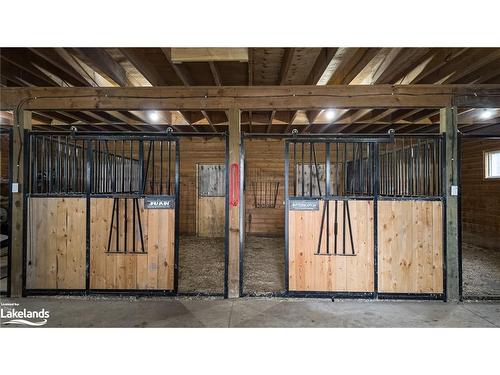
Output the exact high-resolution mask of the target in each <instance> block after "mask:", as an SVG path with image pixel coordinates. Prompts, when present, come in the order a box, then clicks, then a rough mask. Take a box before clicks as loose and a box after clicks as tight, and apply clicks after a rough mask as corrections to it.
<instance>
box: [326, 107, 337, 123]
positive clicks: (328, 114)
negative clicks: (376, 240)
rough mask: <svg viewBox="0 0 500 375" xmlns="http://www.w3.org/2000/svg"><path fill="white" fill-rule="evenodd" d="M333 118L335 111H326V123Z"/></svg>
mask: <svg viewBox="0 0 500 375" xmlns="http://www.w3.org/2000/svg"><path fill="white" fill-rule="evenodd" d="M334 117H335V110H334V109H329V110H327V111H326V119H327V120H328V121H331V120H333V118H334Z"/></svg>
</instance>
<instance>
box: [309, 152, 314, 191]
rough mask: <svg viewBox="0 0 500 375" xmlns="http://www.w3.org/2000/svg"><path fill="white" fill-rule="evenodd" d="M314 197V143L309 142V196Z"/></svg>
mask: <svg viewBox="0 0 500 375" xmlns="http://www.w3.org/2000/svg"><path fill="white" fill-rule="evenodd" d="M312 195H313V171H312V142H309V196H310V197H312Z"/></svg>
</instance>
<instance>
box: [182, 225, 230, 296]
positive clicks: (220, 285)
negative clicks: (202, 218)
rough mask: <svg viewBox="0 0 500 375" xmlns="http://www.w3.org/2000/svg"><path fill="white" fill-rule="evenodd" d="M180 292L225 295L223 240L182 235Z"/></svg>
mask: <svg viewBox="0 0 500 375" xmlns="http://www.w3.org/2000/svg"><path fill="white" fill-rule="evenodd" d="M179 292H180V293H210V294H213V293H220V294H222V293H224V238H203V237H196V236H182V235H181V237H180V242H179Z"/></svg>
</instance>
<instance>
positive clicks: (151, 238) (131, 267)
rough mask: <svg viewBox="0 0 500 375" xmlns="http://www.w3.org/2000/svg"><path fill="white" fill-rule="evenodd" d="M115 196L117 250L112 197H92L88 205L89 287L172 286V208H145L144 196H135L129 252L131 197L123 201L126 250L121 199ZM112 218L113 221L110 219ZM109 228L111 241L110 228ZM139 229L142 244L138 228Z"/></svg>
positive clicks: (137, 287)
mask: <svg viewBox="0 0 500 375" xmlns="http://www.w3.org/2000/svg"><path fill="white" fill-rule="evenodd" d="M124 200H125V199H124V198H119V199H118V200H117V202H118V203H117V204H119V205H120V211H119V212H120V220H119V224H118V225H119V226H120V227H121V229H120V232H119V240H118V246H119V248H118V250H119V252H117V251H116V250H117V249H116V242H115V241H116V237H115V233H116V232H115V231H116V226H117V222H116V218H115V219H114V220H113V219H112V215H113V201H114V199H113V198H92V199H91V208H90V215H91V216H90V221H91V223H90V235H91V238H90V288H91V289H115V290H119V289H127V290H134V289H135V290H138V289H139V290H146V289H148V290H149V289H150V290H168V291H173V289H174V267H175V266H174V259H175V257H174V254H175V210H174V209H145V208H144V199H142V198H140V199H137V203H138V206H139V210H138V212H136V213H135V220H136V221H137V224H138V217H139V216H140V220H141V226H140V228H139V225H136V226H135V252H133V249H134V248H133V239H134V238H133V236H132V228H133V225H132V220H133V219H134V213H133V211H132V207H133V206H132V201H133V199H128V201H129V202H128V204H127V218H128V219H127V225H128V233H127V237H126V238H127V253H124V249H125V247H124V244H125V232H124V227H123V226H124V225H125V220H124V219H125V204H124V203H125V202H124ZM112 221H113V225H111V222H112ZM111 228H113V233H112V236H111V244H110V241H109V238H110V230H111ZM141 229H142V233H143V243H144V248H143V247H142V243H141V236H140V231H141ZM143 250H144V251H143Z"/></svg>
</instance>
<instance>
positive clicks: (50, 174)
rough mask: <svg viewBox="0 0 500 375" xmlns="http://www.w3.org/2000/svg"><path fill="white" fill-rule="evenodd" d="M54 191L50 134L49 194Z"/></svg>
mask: <svg viewBox="0 0 500 375" xmlns="http://www.w3.org/2000/svg"><path fill="white" fill-rule="evenodd" d="M50 193H52V135H51V136H49V194H50Z"/></svg>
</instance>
